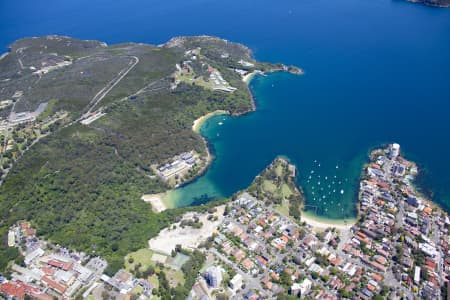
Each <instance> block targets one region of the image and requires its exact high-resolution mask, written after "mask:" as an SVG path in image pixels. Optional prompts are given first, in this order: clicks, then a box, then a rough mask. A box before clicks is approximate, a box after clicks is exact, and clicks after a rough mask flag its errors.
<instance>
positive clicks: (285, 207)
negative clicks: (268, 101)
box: [275, 199, 289, 217]
mask: <svg viewBox="0 0 450 300" xmlns="http://www.w3.org/2000/svg"><path fill="white" fill-rule="evenodd" d="M275 209H276V210H277V211H278V212H279V213H280V214H282V215H284V216H287V217H289V200H286V199H283V202H282V203H281V205H277V206H275Z"/></svg>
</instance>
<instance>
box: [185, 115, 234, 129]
mask: <svg viewBox="0 0 450 300" xmlns="http://www.w3.org/2000/svg"><path fill="white" fill-rule="evenodd" d="M228 114H230V113H229V112H228V111H226V110H216V111H213V112H210V113H207V114H206V115H204V116H201V117H200V118H198V119H197V120H195V121H194V124H193V125H192V130H193V131H194V132H197V133H198V132H199V130H200V127H202V124H203V122H205V121H206V120H208V119H209V118H211V117H212V116H217V115H228Z"/></svg>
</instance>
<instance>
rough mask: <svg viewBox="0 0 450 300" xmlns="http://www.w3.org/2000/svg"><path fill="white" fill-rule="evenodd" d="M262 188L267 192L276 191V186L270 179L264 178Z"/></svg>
mask: <svg viewBox="0 0 450 300" xmlns="http://www.w3.org/2000/svg"><path fill="white" fill-rule="evenodd" d="M263 189H264V190H265V191H266V192H269V193H272V194H273V193H275V192H276V190H277V187H276V186H275V184H273V182H272V181H270V180H264V182H263Z"/></svg>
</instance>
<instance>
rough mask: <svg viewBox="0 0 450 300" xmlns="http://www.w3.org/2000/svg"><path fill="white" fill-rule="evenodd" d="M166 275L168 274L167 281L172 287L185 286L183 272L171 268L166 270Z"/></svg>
mask: <svg viewBox="0 0 450 300" xmlns="http://www.w3.org/2000/svg"><path fill="white" fill-rule="evenodd" d="M164 273H166V277H167V280H169V284H170V286H171V287H176V286H177V285H178V284H181V285H183V284H184V274H183V272H182V271H176V270H174V269H171V268H164Z"/></svg>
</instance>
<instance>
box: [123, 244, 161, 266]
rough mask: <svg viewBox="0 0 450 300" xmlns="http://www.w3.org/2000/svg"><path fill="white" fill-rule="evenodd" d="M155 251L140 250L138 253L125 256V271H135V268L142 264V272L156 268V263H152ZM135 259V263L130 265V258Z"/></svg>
mask: <svg viewBox="0 0 450 300" xmlns="http://www.w3.org/2000/svg"><path fill="white" fill-rule="evenodd" d="M152 255H153V251H152V250H150V249H146V248H144V249H139V250H138V251H136V252H132V253H130V254H128V255H127V256H125V270H127V271H130V270H133V269H134V266H135V265H137V264H139V263H140V264H141V265H142V267H141V268H140V269H141V271H144V270H145V269H147V268H148V267H149V266H154V265H155V264H154V262H153V261H152ZM130 257H131V258H133V263H130V262H129V261H128V260H129V258H130Z"/></svg>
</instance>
